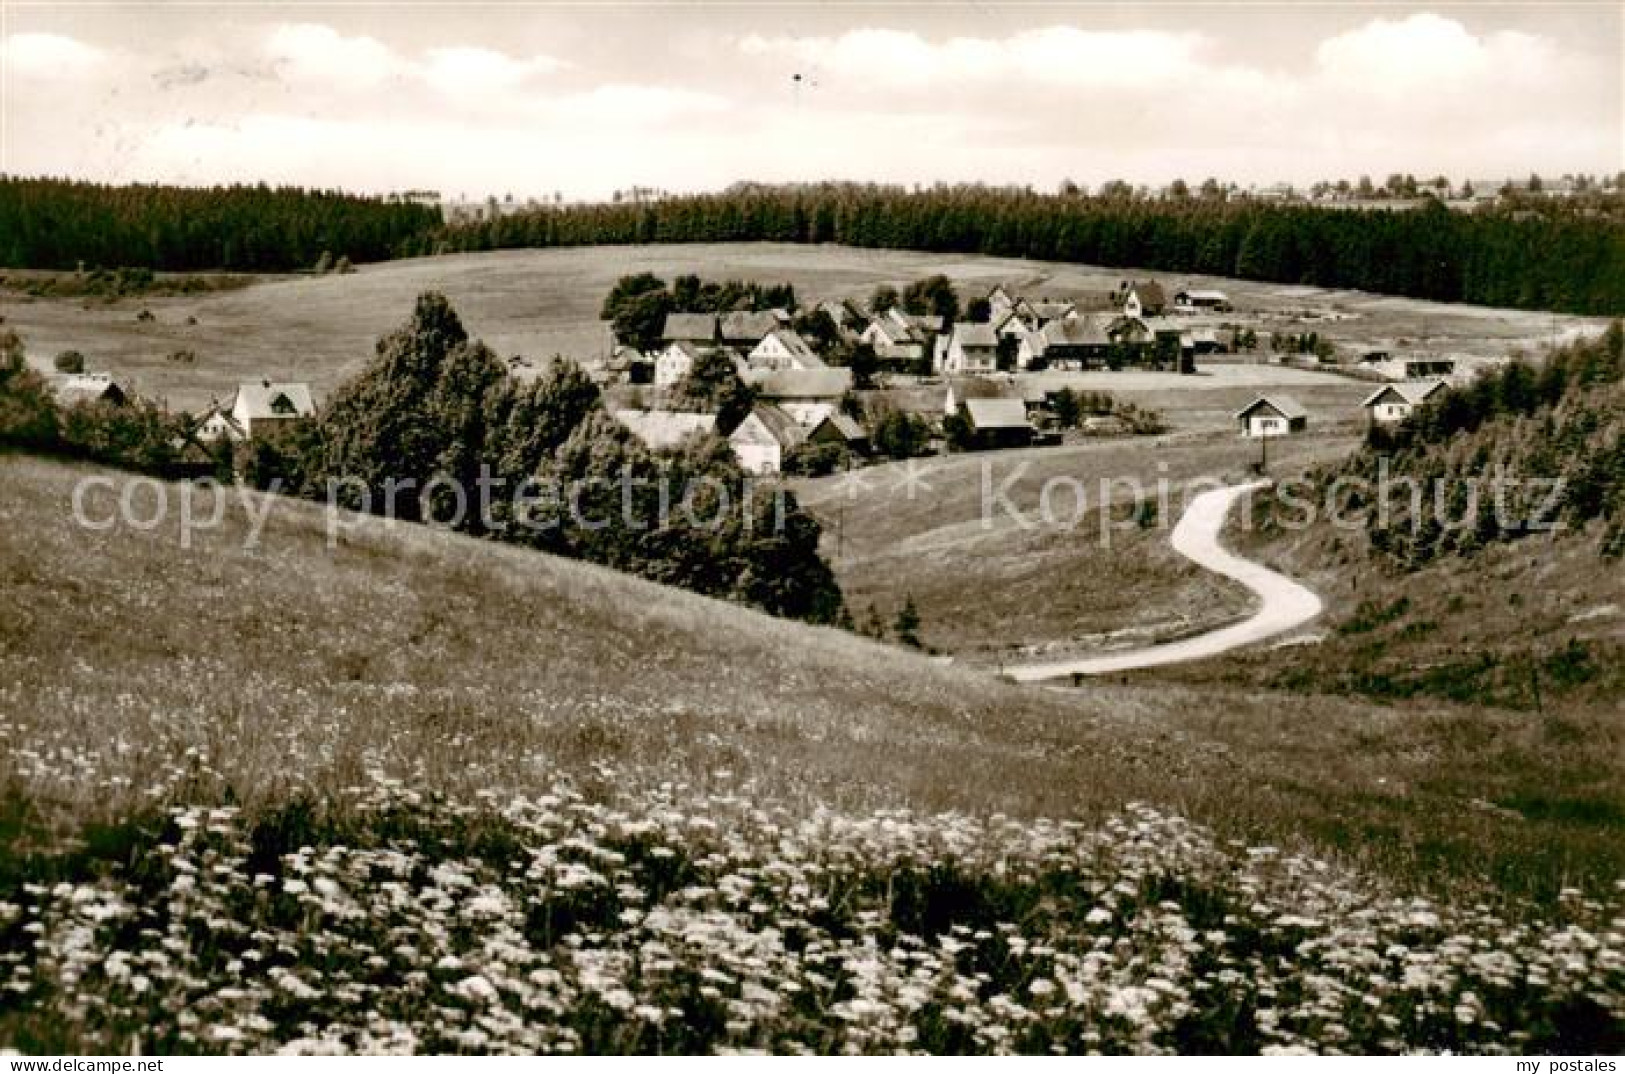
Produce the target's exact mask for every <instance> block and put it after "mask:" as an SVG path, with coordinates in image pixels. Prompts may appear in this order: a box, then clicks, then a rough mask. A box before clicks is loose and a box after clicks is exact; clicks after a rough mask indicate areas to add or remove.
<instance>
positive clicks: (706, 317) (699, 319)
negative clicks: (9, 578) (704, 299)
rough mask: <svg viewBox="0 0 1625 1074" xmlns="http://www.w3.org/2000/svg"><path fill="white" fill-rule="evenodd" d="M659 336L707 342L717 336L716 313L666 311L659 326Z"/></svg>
mask: <svg viewBox="0 0 1625 1074" xmlns="http://www.w3.org/2000/svg"><path fill="white" fill-rule="evenodd" d="M660 338H661V339H669V340H678V339H695V340H704V341H705V342H707V343H710V342H712V341H714V340H715V339H716V338H717V315H716V314H714V313H668V314H666V323H665V324H664V325H662V326H661V329H660Z"/></svg>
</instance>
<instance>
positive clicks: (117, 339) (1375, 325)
mask: <svg viewBox="0 0 1625 1074" xmlns="http://www.w3.org/2000/svg"><path fill="white" fill-rule="evenodd" d="M644 271H647V272H653V273H655V274H657V275H659V276H661V277H662V278H665V279H667V280H670V279H671V278H672V277H674V276H676V275H679V274H682V273H686V272H692V273H698V274H699V275H701V276H704V277H706V278H708V279H724V278H730V279H746V280H757V281H761V282H766V283H777V282H781V281H788V282H790V283H793V284H794V285H795V287H796V292H797V294H798V295H800V296H802V297H804V298H806V297H812V298H822V297H833V296H841V295H853V296H864V297H866V296H867V295H868V294H870V293H871V292H872V291H873V290H874V288H875V286H876V285H877V284H879V283H883V282H885V283H893V284H902V283H906V282H908V281H911V280H915V279H918V278H920V277H923V276H927V275H930V274H932V273H938V272H941V273H944V274H946V275H948V276H949V277H950V278H951V279H953V280H954V281H955V282H956V283H959V284H961V285H962V287H963V288H964V290H965V293H966V294H970V293H973V292H977V291H980V292H984V293H985V291H986V290H987V289H988V288H990V287H992V286H993V284H994V283H997V282H1004V283H1006V284H1007V285H1011V286H1015V287H1018V288H1021V289H1025V290H1030V291H1034V292H1036V291H1040V290H1045V291H1055V292H1062V293H1064V292H1073V293H1078V292H1083V291H1096V292H1098V291H1104V290H1109V289H1110V288H1112V287H1115V286H1116V285H1117V283H1118V282H1119V281H1120V280H1122V279H1123V278H1124V277H1125V275H1134V273H1130V272H1125V271H1124V270H1119V269H1104V268H1097V267H1092V266H1088V265H1075V264H1064V263H1055V262H1041V261H1028V260H1019V259H1011V258H991V257H979V256H975V255H957V254H956V255H941V254H919V253H908V252H901V251H884V250H858V249H852V248H848V247H839V246H792V245H784V244H776V243H738V244H711V245H685V246H655V247H650V246H632V247H618V246H612V247H591V248H583V249H569V250H514V251H501V252H494V253H483V254H460V255H452V256H444V257H425V258H416V259H412V260H406V261H396V262H390V263H387V264H380V265H369V266H364V267H362V268H361V270H360V271H358V272H356V273H354V274H350V275H342V276H340V275H330V276H323V277H301V278H283V279H273V280H268V281H266V282H263V283H259V284H256V285H254V286H252V287H248V288H245V289H242V290H238V291H232V292H229V293H220V294H209V295H190V296H180V297H169V298H156V297H140V298H124V299H120V300H118V301H115V302H107V301H104V300H102V299H95V300H85V301H80V300H75V299H51V298H37V297H34V296H33V295H30V294H28V293H26V290H21V289H7V288H0V316H3V317H5V319H6V324H7V325H8V326H9V327H12V328H15V329H16V330H17V331H18V332H19V333H20V334H21V335H22V336H23V337H24V339H25V340H27V342H28V346H29V350H30V354H31V355H34V356H35V357H37V358H38V359H39V360H40V361H42V362H44V363H48V362H49V361H50V359H51V357H52V356H54V355H55V354H57V353H58V352H60V351H63V350H67V349H70V348H72V349H76V350H79V351H81V352H83V353H84V354H85V355H86V357H87V359H88V360H89V363H90V366H91V368H93V369H110V370H112V371H114V372H116V373H118V374H119V375H121V376H123V377H127V378H133V379H134V380H135V381H136V383H137V384H138V386H139V387H140V388H141V390H142V392H143V393H144V394H148V395H152V396H155V397H167V398H168V400H169V403H170V405H171V406H173V407H176V408H197V407H200V406H203V405H206V404H207V403H208V402H209V400H210V398H211V397H215V396H224V395H227V394H229V393H230V391H231V390H232V389H233V388H234V387H235V386H236V384H237V382H238V381H239V380H244V379H257V378H260V377H264V376H270V377H274V378H280V379H299V380H308V381H310V382H311V383H312V385H313V386H314V387H315V389H316V391H317V394H318V397H320V396H322V395H325V394H326V392H327V391H328V390H329V389H331V388H332V387H333V386H334V385H336V384H337V383H338V382H339V381H341V380H343V379H344V378H345V377H347V376H349V375H351V374H352V373H354V372H355V371H356V370H357V369H358V368H359V367H360V366H361V364H362V363H363V362H364V361H365V360H366V359H367V357H368V356H369V355H370V354H371V353H372V347H373V343H374V341H375V340H377V339H378V337H379V336H380V335H382V334H383V333H385V332H386V331H388V330H389V329H390V328H391V327H392V326H393V325H395V324H396V323H398V321H399V319H400V317H401V316H402V314H403V312H404V311H405V310H407V309H410V308H411V304H412V300H413V299H414V298H415V297H416V296H417V295H419V294H421V293H422V292H424V291H428V290H434V291H440V292H443V293H444V294H445V295H446V296H447V297H448V298H450V299H451V301H452V303H453V304H454V305H455V306H456V307H457V309H458V310H459V311H461V312H462V314H463V316H464V319H465V321H466V322H467V324H468V327H469V331H470V334H472V335H474V336H477V337H479V338H481V339H484V340H485V341H486V342H487V343H488V344H489V345H490V346H491V347H492V348H493V349H494V350H496V351H497V353H498V354H500V355H501V356H502V357H504V358H506V357H508V356H510V355H513V354H522V355H524V356H526V357H527V358H529V359H531V360H533V361H539V360H543V359H546V358H548V357H550V356H552V355H553V354H555V353H563V354H566V355H569V356H571V357H575V358H578V359H581V360H583V361H590V360H594V359H597V358H599V357H601V356H603V355H604V354H605V353H606V349H607V345H608V339H607V337H606V335H605V333H604V330H603V327H602V325H601V324H600V323H599V321H598V311H599V306H600V304H601V303H602V301H603V298H604V295H605V294H606V293H608V291H609V289H610V287H611V286H612V285H613V284H614V282H615V280H616V279H618V278H619V277H620V276H622V275H624V274H627V273H635V272H644ZM1141 275H1144V274H1143V273H1141ZM1159 278H1161V279H1162V280H1164V282H1165V283H1167V284H1168V285H1169V286H1170V287H1178V286H1187V285H1197V286H1220V287H1224V288H1226V289H1227V290H1228V291H1229V292H1230V294H1231V296H1232V298H1233V299H1234V300H1235V302H1236V305H1237V309H1238V310H1239V311H1240V312H1241V313H1243V314H1253V313H1256V312H1258V311H1269V313H1268V316H1266V317H1265V319H1264V321H1263V323H1262V327H1261V331H1262V332H1264V334H1266V335H1267V334H1268V332H1267V330H1269V329H1273V328H1276V327H1279V328H1281V329H1282V330H1291V331H1304V330H1308V328H1309V327H1312V328H1313V329H1314V330H1316V331H1319V332H1320V333H1321V334H1322V335H1326V336H1328V337H1329V338H1333V339H1335V340H1337V341H1339V342H1343V343H1348V344H1349V345H1351V346H1352V345H1354V344H1355V343H1356V342H1359V343H1363V344H1369V345H1370V346H1372V347H1386V348H1391V347H1400V348H1403V347H1404V346H1406V345H1408V344H1401V343H1398V342H1396V341H1398V340H1416V339H1420V338H1424V337H1425V338H1426V340H1427V345H1428V347H1429V348H1430V349H1437V350H1439V351H1442V352H1446V353H1455V354H1463V355H1474V354H1477V355H1484V356H1498V355H1500V354H1503V353H1504V352H1505V351H1506V350H1507V348H1508V347H1512V346H1521V345H1528V344H1529V343H1531V342H1533V341H1536V340H1539V339H1543V338H1550V337H1551V335H1552V334H1553V333H1555V332H1557V331H1559V330H1568V329H1572V328H1577V327H1580V326H1582V325H1591V324H1594V323H1595V322H1594V321H1589V320H1587V319H1583V318H1573V317H1566V316H1552V315H1549V314H1542V313H1520V312H1515V311H1509V310H1496V309H1485V308H1480V307H1472V306H1452V305H1442V304H1438V303H1428V302H1419V301H1415V300H1411V299H1403V298H1389V297H1382V296H1376V295H1368V294H1362V293H1358V292H1350V291H1327V290H1323V289H1318V288H1309V287H1293V286H1284V285H1279V284H1267V283H1257V282H1247V281H1237V280H1215V279H1212V278H1202V277H1193V276H1181V275H1171V274H1159ZM39 287H40V284H39V282H38V280H37V279H36V280H31V281H29V283H28V288H29V289H39ZM144 309H145V310H150V311H151V312H152V314H153V319H152V320H151V321H141V320H138V316H139V314H140V313H141V311H142V310H144ZM193 321H195V322H196V323H192V322H193ZM177 350H190V351H192V352H194V353H195V355H196V361H195V362H194V363H191V364H182V363H176V362H171V361H169V360H168V356H169V355H171V354H173V353H174V352H175V351H177ZM1277 374H1278V375H1279V377H1280V379H1279V380H1277V381H1275V382H1276V383H1291V384H1293V385H1294V386H1295V387H1307V386H1305V385H1304V384H1303V382H1304V378H1305V376H1306V375H1305V374H1301V373H1296V372H1295V371H1292V370H1270V371H1269V375H1271V376H1275V375H1277ZM1309 376H1310V377H1311V379H1318V380H1319V381H1320V382H1321V383H1322V384H1325V385H1328V386H1331V387H1332V388H1334V389H1335V388H1338V387H1344V388H1348V387H1349V386H1348V385H1347V382H1344V381H1340V380H1338V379H1337V378H1335V377H1329V376H1327V377H1314V376H1313V375H1309ZM1095 387H1097V388H1100V387H1104V388H1105V390H1113V391H1115V390H1116V389H1115V388H1114V387H1112V386H1103V385H1095ZM1129 398H1130V401H1134V402H1141V403H1150V404H1151V405H1158V404H1157V401H1156V399H1155V398H1154V396H1151V395H1147V396H1144V397H1139V398H1136V397H1129ZM1224 402H1225V405H1228V402H1229V401H1228V400H1225V401H1224ZM1305 402H1308V403H1310V404H1311V405H1313V404H1314V403H1315V402H1316V400H1314V399H1307V400H1305ZM1170 416H1171V417H1174V418H1175V420H1176V421H1177V420H1179V415H1177V414H1173V413H1171V414H1170ZM1209 416H1211V415H1204V417H1209ZM1219 416H1220V417H1223V415H1219Z"/></svg>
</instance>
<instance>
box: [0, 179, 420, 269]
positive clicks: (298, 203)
mask: <svg viewBox="0 0 1625 1074" xmlns="http://www.w3.org/2000/svg"><path fill="white" fill-rule="evenodd" d="M440 226H441V220H440V213H439V210H438V209H436V208H434V207H433V206H427V205H421V204H417V203H414V202H409V201H405V200H402V199H396V198H378V197H359V196H356V195H350V194H341V193H338V192H336V191H327V190H306V189H302V188H299V187H274V188H273V187H269V186H266V185H264V184H260V185H257V186H216V187H179V186H159V185H132V186H110V185H105V184H100V183H83V182H73V181H69V180H63V179H26V178H17V177H9V176H0V266H7V267H12V268H35V269H76V268H81V267H82V266H83V265H87V264H88V265H109V266H114V265H117V266H126V267H129V268H145V269H154V270H159V271H169V272H190V271H198V270H204V269H209V270H226V271H231V270H237V271H246V272H293V271H301V270H304V269H308V268H309V267H310V266H312V265H313V264H315V263H316V262H317V260H318V258H319V257H320V256H321V255H322V253H323V251H327V250H343V251H345V252H346V253H347V254H348V255H349V256H350V257H353V258H355V259H357V260H361V261H382V260H386V259H388V258H393V257H400V256H403V255H408V254H414V253H424V252H428V250H429V248H430V247H431V244H432V242H433V237H434V235H435V232H436V231H437V230H438V229H439V227H440Z"/></svg>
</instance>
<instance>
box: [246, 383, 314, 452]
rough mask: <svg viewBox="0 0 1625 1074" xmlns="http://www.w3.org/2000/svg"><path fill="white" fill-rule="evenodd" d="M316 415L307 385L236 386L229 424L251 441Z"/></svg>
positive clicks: (263, 384)
mask: <svg viewBox="0 0 1625 1074" xmlns="http://www.w3.org/2000/svg"><path fill="white" fill-rule="evenodd" d="M315 414H316V404H315V402H314V401H313V400H312V399H311V396H310V385H309V384H306V383H304V382H303V381H287V382H284V383H275V382H272V381H269V380H262V381H257V382H253V383H243V384H239V385H237V397H236V398H235V399H234V400H232V404H231V420H232V421H234V422H236V423H237V425H238V427H239V428H241V429H242V431H243V436H244V437H246V438H247V439H250V440H252V439H253V438H254V437H256V436H262V435H264V434H265V433H267V432H270V431H272V430H274V429H277V428H282V427H285V426H287V425H290V424H292V423H293V422H296V421H299V420H300V419H302V418H310V417H314V416H315Z"/></svg>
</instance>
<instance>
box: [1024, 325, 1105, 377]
mask: <svg viewBox="0 0 1625 1074" xmlns="http://www.w3.org/2000/svg"><path fill="white" fill-rule="evenodd" d="M1111 345H1112V341H1111V337H1109V336H1108V335H1107V334H1106V329H1105V327H1104V326H1103V325H1102V324H1101V323H1100V322H1099V321H1098V320H1097V319H1096V318H1094V317H1092V316H1088V315H1084V316H1080V317H1074V318H1070V319H1068V320H1061V321H1051V322H1050V323H1049V324H1046V325H1045V326H1044V327H1043V328H1041V329H1039V330H1038V331H1037V332H1035V333H1032V334H1030V335H1029V336H1027V337H1026V338H1024V339H1023V340H1022V343H1021V347H1020V349H1018V350H1017V352H1016V360H1017V362H1018V363H1019V364H1020V365H1021V366H1022V367H1023V368H1025V369H1030V368H1032V367H1033V366H1035V365H1037V366H1041V367H1042V366H1047V367H1048V368H1050V369H1074V370H1081V369H1089V368H1094V367H1099V366H1103V365H1105V364H1106V355H1107V353H1108V352H1109V351H1110V350H1111Z"/></svg>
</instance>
